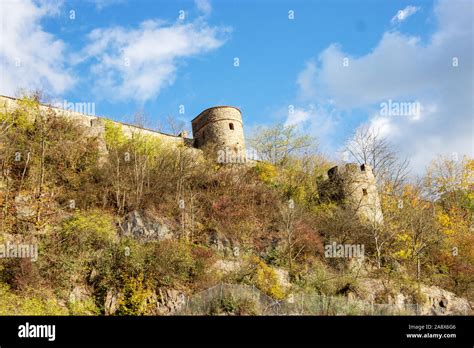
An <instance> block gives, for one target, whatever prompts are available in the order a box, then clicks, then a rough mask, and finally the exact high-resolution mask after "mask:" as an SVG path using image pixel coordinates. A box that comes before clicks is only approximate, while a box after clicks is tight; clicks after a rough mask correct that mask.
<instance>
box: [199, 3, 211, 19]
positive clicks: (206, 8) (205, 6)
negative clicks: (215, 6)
mask: <svg viewBox="0 0 474 348" xmlns="http://www.w3.org/2000/svg"><path fill="white" fill-rule="evenodd" d="M195 3H196V7H197V9H198V10H199V11H200V12H202V13H203V14H204V15H206V16H209V15H210V14H211V12H212V6H211V2H210V1H209V0H195Z"/></svg>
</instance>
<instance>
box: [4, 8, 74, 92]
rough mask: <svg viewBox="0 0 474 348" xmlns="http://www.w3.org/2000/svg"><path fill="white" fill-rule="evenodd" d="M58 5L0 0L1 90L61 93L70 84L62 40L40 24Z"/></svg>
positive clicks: (56, 10)
mask: <svg viewBox="0 0 474 348" xmlns="http://www.w3.org/2000/svg"><path fill="white" fill-rule="evenodd" d="M59 5H60V4H59ZM59 5H58V3H56V4H53V3H52V2H48V1H41V2H39V3H36V2H33V1H29V0H22V1H0V13H1V16H0V38H1V40H0V73H1V79H0V93H1V94H6V95H14V94H15V93H16V92H18V90H20V89H28V90H33V89H43V90H45V91H47V92H48V93H62V92H63V91H65V90H66V89H68V88H70V87H71V86H72V85H73V83H74V78H73V76H72V75H71V74H70V73H69V71H68V70H67V68H66V61H65V59H64V52H65V50H66V47H65V44H64V42H63V41H61V40H59V39H57V38H55V37H54V35H52V34H50V33H48V32H46V31H44V29H43V28H42V26H41V20H42V19H44V18H46V17H48V16H54V15H57V14H58V11H59Z"/></svg>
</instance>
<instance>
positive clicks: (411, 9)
mask: <svg viewBox="0 0 474 348" xmlns="http://www.w3.org/2000/svg"><path fill="white" fill-rule="evenodd" d="M419 9H420V8H419V7H415V6H411V5H410V6H407V7H405V8H404V9H403V10H399V11H398V12H397V14H396V15H395V16H393V18H392V23H401V22H403V21H404V20H405V19H407V18H408V17H410V16H411V15H413V14H415V13H416V12H418V10H419Z"/></svg>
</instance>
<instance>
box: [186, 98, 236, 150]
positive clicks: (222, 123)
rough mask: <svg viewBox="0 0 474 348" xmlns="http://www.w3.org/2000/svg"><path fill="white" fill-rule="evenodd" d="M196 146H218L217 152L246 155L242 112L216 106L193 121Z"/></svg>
mask: <svg viewBox="0 0 474 348" xmlns="http://www.w3.org/2000/svg"><path fill="white" fill-rule="evenodd" d="M191 123H192V128H193V138H194V146H195V147H197V148H202V147H204V146H206V145H213V146H216V150H218V151H219V150H222V151H231V152H233V153H236V154H243V153H245V138H244V128H243V124H242V114H241V113H240V110H239V109H237V108H235V107H233V106H215V107H212V108H209V109H206V110H204V111H203V112H201V113H200V114H199V115H198V116H196V117H195V118H194V119H193V120H192V121H191Z"/></svg>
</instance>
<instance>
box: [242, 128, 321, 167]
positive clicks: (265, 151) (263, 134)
mask: <svg viewBox="0 0 474 348" xmlns="http://www.w3.org/2000/svg"><path fill="white" fill-rule="evenodd" d="M249 142H250V145H251V147H252V148H253V149H254V150H256V151H257V154H258V157H259V159H260V160H262V161H268V162H270V163H271V164H274V165H283V164H285V163H286V162H287V161H288V159H289V157H290V155H297V154H302V153H304V152H305V151H308V150H309V148H310V147H311V146H312V145H313V144H314V139H313V138H312V137H310V136H308V135H300V134H299V133H298V131H297V128H296V125H289V126H287V125H284V124H282V123H280V124H277V125H275V126H273V127H259V128H258V129H257V130H256V132H255V133H254V135H253V136H252V137H251V138H250V140H249Z"/></svg>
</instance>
